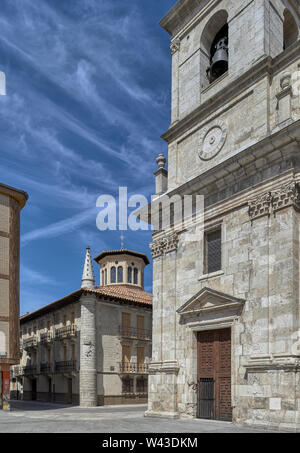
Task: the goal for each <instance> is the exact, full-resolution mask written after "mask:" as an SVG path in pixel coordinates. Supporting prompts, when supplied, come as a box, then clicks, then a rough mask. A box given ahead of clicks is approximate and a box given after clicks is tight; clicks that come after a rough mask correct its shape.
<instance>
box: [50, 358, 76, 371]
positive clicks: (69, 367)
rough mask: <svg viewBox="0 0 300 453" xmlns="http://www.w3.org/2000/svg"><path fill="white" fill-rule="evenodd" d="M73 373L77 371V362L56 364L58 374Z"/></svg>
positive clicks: (70, 361)
mask: <svg viewBox="0 0 300 453" xmlns="http://www.w3.org/2000/svg"><path fill="white" fill-rule="evenodd" d="M73 371H76V360H68V361H65V362H55V372H56V373H72V372H73Z"/></svg>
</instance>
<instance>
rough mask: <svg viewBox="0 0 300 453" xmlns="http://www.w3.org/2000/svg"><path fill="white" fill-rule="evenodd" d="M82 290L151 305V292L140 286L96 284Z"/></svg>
mask: <svg viewBox="0 0 300 453" xmlns="http://www.w3.org/2000/svg"><path fill="white" fill-rule="evenodd" d="M84 290H85V291H88V292H90V293H96V294H100V295H103V296H109V297H115V298H116V299H121V300H125V301H128V302H138V303H141V304H147V305H152V294H150V293H147V292H146V291H143V290H142V289H140V288H134V287H131V286H127V285H110V286H96V287H95V288H94V289H90V288H85V289H84Z"/></svg>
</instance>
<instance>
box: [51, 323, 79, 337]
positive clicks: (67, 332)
mask: <svg viewBox="0 0 300 453" xmlns="http://www.w3.org/2000/svg"><path fill="white" fill-rule="evenodd" d="M75 337H76V326H75V325H72V326H64V327H61V328H60V329H56V330H55V340H64V339H68V338H75Z"/></svg>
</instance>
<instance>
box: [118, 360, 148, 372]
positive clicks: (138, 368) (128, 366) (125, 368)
mask: <svg viewBox="0 0 300 453" xmlns="http://www.w3.org/2000/svg"><path fill="white" fill-rule="evenodd" d="M148 372H149V365H148V363H127V362H121V363H120V373H130V374H148Z"/></svg>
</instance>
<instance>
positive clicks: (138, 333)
mask: <svg viewBox="0 0 300 453" xmlns="http://www.w3.org/2000/svg"><path fill="white" fill-rule="evenodd" d="M119 332H120V336H121V337H124V338H134V339H136V338H137V339H139V340H147V341H151V339H152V331H151V330H146V329H136V328H134V327H120V328H119Z"/></svg>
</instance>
